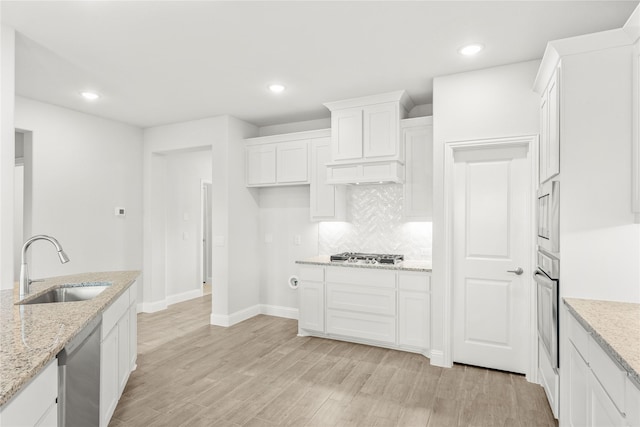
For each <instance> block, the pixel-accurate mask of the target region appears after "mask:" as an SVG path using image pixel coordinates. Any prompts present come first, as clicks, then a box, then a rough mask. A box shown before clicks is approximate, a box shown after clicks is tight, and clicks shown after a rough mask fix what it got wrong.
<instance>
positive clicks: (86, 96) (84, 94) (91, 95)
mask: <svg viewBox="0 0 640 427" xmlns="http://www.w3.org/2000/svg"><path fill="white" fill-rule="evenodd" d="M80 95H82V97H83V98H84V99H86V100H87V101H95V100H96V99H98V98H100V95H98V94H97V93H95V92H89V91H85V92H81V93H80Z"/></svg>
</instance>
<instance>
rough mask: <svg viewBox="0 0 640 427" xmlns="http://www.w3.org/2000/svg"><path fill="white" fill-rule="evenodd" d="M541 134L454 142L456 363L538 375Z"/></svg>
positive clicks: (452, 273) (453, 321) (452, 279)
mask: <svg viewBox="0 0 640 427" xmlns="http://www.w3.org/2000/svg"><path fill="white" fill-rule="evenodd" d="M534 142H535V138H533V137H529V138H526V137H525V138H512V139H508V138H507V139H500V140H481V141H469V142H462V143H453V144H449V149H450V153H449V154H450V157H449V162H450V163H449V165H448V169H449V174H448V180H449V181H448V183H449V185H450V189H451V190H450V191H451V193H450V195H449V197H450V207H451V209H450V211H449V212H450V214H449V216H448V222H449V227H448V238H449V239H450V240H449V241H450V242H451V253H450V254H451V255H450V256H451V257H450V263H449V265H450V267H451V270H450V275H449V277H450V283H449V289H450V292H451V295H450V297H451V311H452V318H451V323H450V324H451V326H452V329H451V331H452V341H451V344H452V360H453V361H454V362H459V363H464V364H469V365H475V366H482V367H487V368H492V369H499V370H503V371H509V372H516V373H524V374H527V376H528V377H529V378H532V374H533V369H532V366H534V365H532V360H531V359H532V357H535V356H532V354H533V352H534V349H535V348H534V347H533V342H534V340H533V336H534V335H533V334H534V331H535V328H534V327H533V325H534V324H535V322H533V321H532V320H533V319H535V317H534V316H535V311H534V310H532V307H533V305H532V304H533V303H534V299H533V298H532V292H533V285H532V281H531V273H532V265H533V263H532V259H533V252H534V251H533V239H532V236H533V214H532V210H533V193H534V188H535V184H534V182H535V181H534V179H533V178H534V177H533V175H532V174H533V172H534V168H533V165H534V162H533V159H535V152H534V151H535V148H536V146H535V144H534Z"/></svg>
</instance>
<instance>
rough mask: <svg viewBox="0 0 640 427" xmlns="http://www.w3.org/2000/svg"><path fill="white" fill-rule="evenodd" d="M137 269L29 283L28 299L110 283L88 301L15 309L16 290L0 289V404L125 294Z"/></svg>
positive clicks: (85, 274) (5, 401)
mask: <svg viewBox="0 0 640 427" xmlns="http://www.w3.org/2000/svg"><path fill="white" fill-rule="evenodd" d="M139 275H140V272H139V271H114V272H102V273H83V274H74V275H70V276H59V277H52V278H48V279H45V280H44V281H43V282H36V283H32V284H31V293H30V294H29V298H31V297H34V296H36V295H39V294H42V293H44V292H46V291H47V290H49V289H51V288H56V287H59V286H61V285H64V284H79V283H85V282H111V286H109V287H108V288H107V289H106V290H105V291H103V292H102V293H100V294H99V295H98V296H96V297H95V298H93V299H90V300H87V301H74V302H60V303H50V304H31V305H16V304H15V303H16V302H17V301H18V300H19V296H18V286H17V283H16V286H14V289H9V290H4V291H0V405H4V404H5V403H7V402H8V401H9V400H10V399H11V398H12V397H13V396H14V395H15V394H16V393H17V392H18V391H19V390H20V389H21V388H22V387H23V386H24V385H25V384H27V383H28V382H29V380H31V378H34V377H35V376H36V375H37V374H38V373H39V372H40V371H41V370H42V369H43V368H44V367H45V366H46V365H47V364H48V363H49V362H50V361H51V360H53V359H54V358H55V357H56V355H57V354H58V353H59V352H60V351H61V350H62V349H63V348H64V347H65V345H67V343H68V342H69V341H71V340H72V339H73V338H74V337H75V336H76V335H77V334H78V333H79V332H80V331H81V330H82V329H83V328H84V327H85V326H86V325H87V324H88V323H89V322H90V321H91V320H92V319H93V318H95V317H96V316H98V315H100V314H101V313H102V312H103V311H104V310H105V309H106V308H107V307H108V306H109V305H110V304H111V303H112V302H113V301H114V300H115V299H117V298H118V296H120V295H121V294H122V293H123V292H125V291H126V290H127V289H128V288H129V286H131V284H133V282H134V281H135V280H136V279H137V278H138V276H139Z"/></svg>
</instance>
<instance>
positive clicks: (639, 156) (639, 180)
mask: <svg viewBox="0 0 640 427" xmlns="http://www.w3.org/2000/svg"><path fill="white" fill-rule="evenodd" d="M638 19H639V20H640V18H638ZM633 56H634V58H633V67H634V70H633V83H634V91H633V151H632V162H633V170H632V175H631V194H632V200H631V206H632V209H633V212H634V213H635V214H636V222H638V223H640V41H638V42H636V44H635V47H634V55H633Z"/></svg>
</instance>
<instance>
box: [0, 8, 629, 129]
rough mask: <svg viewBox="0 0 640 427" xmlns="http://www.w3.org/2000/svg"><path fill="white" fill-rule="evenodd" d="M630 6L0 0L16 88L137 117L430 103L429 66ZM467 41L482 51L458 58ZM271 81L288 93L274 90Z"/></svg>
mask: <svg viewBox="0 0 640 427" xmlns="http://www.w3.org/2000/svg"><path fill="white" fill-rule="evenodd" d="M637 4H638V1H586V2H582V1H566V2H564V1H538V2H519V1H505V2H484V1H472V2H455V1H453V2H452V1H448V2H444V1H443V2H435V1H428V2H425V1H409V2H401V1H375V2H365V1H355V2H345V1H330V2H327V1H325V2H321V1H318V2H305V1H295V2H293V1H292V2H272V1H258V2H243V1H235V2H214V1H74V2H69V1H44V2H32V1H6V0H3V1H2V2H1V10H0V12H1V17H2V23H3V24H6V25H9V26H12V27H14V28H15V29H16V31H17V32H18V34H17V37H16V92H17V94H18V95H21V96H25V97H29V98H33V99H37V100H41V101H44V102H48V103H52V104H57V105H61V106H64V107H68V108H71V109H74V110H79V111H84V112H87V113H90V114H95V115H98V116H103V117H107V118H111V119H115V120H119V121H122V122H126V123H131V124H134V125H137V126H140V127H150V126H155V125H159V124H166V123H174V122H180V121H185V120H191V119H198V118H202V117H210V116H216V115H221V114H230V115H233V116H235V117H238V118H240V119H243V120H246V121H248V122H251V123H254V124H256V125H258V126H265V125H271V124H279V123H287V122H294V121H302V120H311V119H317V118H324V117H328V116H329V112H328V110H327V109H326V108H324V107H323V106H322V103H323V102H328V101H336V100H340V99H347V98H352V97H358V96H365V95H372V94H376V93H382V92H387V91H392V90H398V89H406V90H407V92H408V93H409V95H410V96H411V98H412V99H413V101H414V102H415V103H416V104H424V103H430V102H431V98H432V87H433V85H432V82H433V78H434V77H435V76H441V75H447V74H453V73H458V72H463V71H469V70H474V69H481V68H487V67H493V66H497V65H502V64H509V63H514V62H520V61H527V60H532V59H538V58H541V57H542V54H543V52H544V49H545V46H546V43H547V41H549V40H555V39H560V38H565V37H571V36H575V35H581V34H587V33H592V32H597V31H603V30H608V29H614V28H619V27H621V26H622V25H623V24H624V23H625V21H626V19H627V18H628V17H629V15H630V14H631V12H632V11H633V9H634V8H635V6H636V5H637ZM469 42H481V43H484V44H485V45H486V49H485V50H484V51H483V52H482V53H481V54H480V55H478V56H477V57H474V58H467V57H462V56H460V55H459V54H457V52H456V51H457V49H458V48H459V47H460V46H462V45H464V44H465V43H469ZM275 81H278V82H282V83H283V84H285V85H286V86H287V90H286V91H285V92H284V93H282V94H280V95H273V94H271V93H269V92H268V91H267V89H266V86H267V85H268V84H269V83H271V82H275ZM532 83H533V82H532ZM86 89H92V90H95V91H97V92H99V93H100V94H101V95H102V98H101V99H100V100H99V101H97V102H93V103H88V102H86V101H84V100H83V99H81V98H80V97H79V92H80V91H82V90H86Z"/></svg>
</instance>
